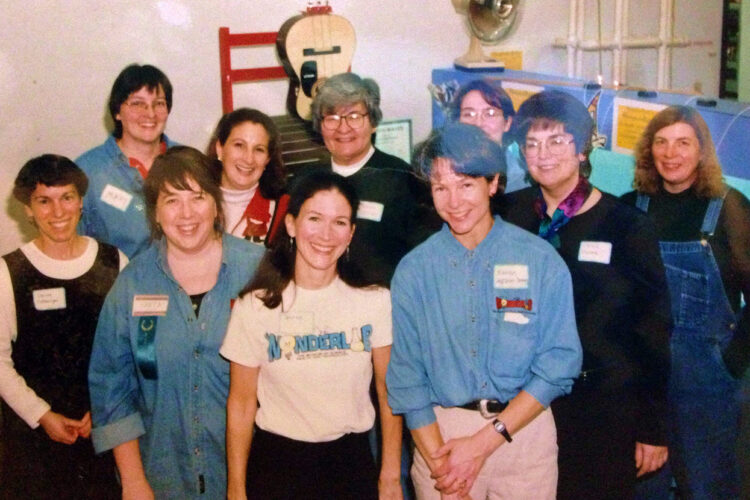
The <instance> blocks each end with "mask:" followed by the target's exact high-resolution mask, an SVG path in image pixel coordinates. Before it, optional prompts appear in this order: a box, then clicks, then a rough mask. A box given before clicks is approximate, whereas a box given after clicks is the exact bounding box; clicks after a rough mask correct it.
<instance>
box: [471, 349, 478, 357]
mask: <svg viewBox="0 0 750 500" xmlns="http://www.w3.org/2000/svg"><path fill="white" fill-rule="evenodd" d="M471 357H472V358H476V357H477V351H475V350H474V349H472V350H471Z"/></svg>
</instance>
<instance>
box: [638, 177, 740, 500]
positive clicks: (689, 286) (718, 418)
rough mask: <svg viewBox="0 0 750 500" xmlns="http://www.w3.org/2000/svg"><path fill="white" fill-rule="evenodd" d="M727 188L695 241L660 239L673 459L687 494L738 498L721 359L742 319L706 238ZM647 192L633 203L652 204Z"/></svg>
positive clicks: (734, 407) (733, 407)
mask: <svg viewBox="0 0 750 500" xmlns="http://www.w3.org/2000/svg"><path fill="white" fill-rule="evenodd" d="M727 192H728V188H727V187H726V186H725V188H724V190H723V192H722V195H721V196H719V197H716V198H712V199H711V200H710V201H709V203H708V207H707V208H706V213H705V215H704V218H703V223H702V225H701V239H700V240H696V241H685V242H674V241H660V242H659V247H660V249H661V255H662V260H663V261H664V268H665V270H666V276H667V283H668V285H669V292H670V295H671V299H672V319H673V321H674V329H673V331H672V337H671V350H672V366H671V376H670V387H669V392H670V407H671V413H672V417H671V438H670V441H671V443H670V463H671V464H672V467H673V471H674V473H675V477H676V478H677V482H678V485H679V486H680V489H681V490H684V493H685V494H686V495H687V497H688V498H738V486H737V485H738V483H739V475H738V468H737V462H736V458H735V454H734V446H735V443H736V439H737V433H738V432H739V428H738V425H737V422H738V421H739V399H738V398H739V385H738V382H737V381H736V380H735V379H734V378H732V377H731V375H730V374H729V372H728V371H727V369H726V366H725V365H724V362H723V360H722V352H723V350H724V348H726V346H727V344H728V343H729V341H730V340H731V338H732V336H733V334H734V331H735V329H736V325H737V317H736V315H735V313H734V311H733V310H732V307H731V305H730V303H729V300H728V299H727V296H726V292H725V291H724V284H723V282H722V279H721V273H720V271H719V266H718V265H717V263H716V259H715V258H714V255H713V252H712V250H711V245H710V244H709V242H708V239H709V238H710V237H711V236H713V234H714V232H715V231H716V226H717V223H718V220H719V214H720V213H721V208H722V206H723V202H724V197H725V196H726V193H727ZM648 202H649V198H648V196H644V195H640V194H639V195H638V198H637V199H636V206H637V207H638V208H639V209H641V210H643V211H647V210H648Z"/></svg>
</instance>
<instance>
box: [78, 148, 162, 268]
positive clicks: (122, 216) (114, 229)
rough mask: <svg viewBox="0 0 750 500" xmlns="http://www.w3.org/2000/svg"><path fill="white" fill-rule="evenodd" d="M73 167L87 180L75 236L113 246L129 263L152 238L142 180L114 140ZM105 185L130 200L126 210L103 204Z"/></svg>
mask: <svg viewBox="0 0 750 500" xmlns="http://www.w3.org/2000/svg"><path fill="white" fill-rule="evenodd" d="M164 140H165V141H166V143H167V147H172V146H175V143H174V142H172V141H170V140H169V138H168V137H167V136H166V135H165V136H164ZM76 165H78V166H79V167H81V170H83V171H84V173H85V174H86V176H87V177H88V179H89V188H88V190H87V191H86V196H84V197H83V213H82V214H81V221H80V222H79V224H78V232H79V233H81V234H86V235H88V236H91V237H92V238H95V239H97V240H99V241H103V242H105V243H109V244H110V245H114V246H116V247H117V248H119V249H120V250H122V251H123V253H125V255H127V256H128V258H129V259H132V258H133V257H134V256H135V255H136V254H138V253H139V252H141V251H142V250H144V249H145V248H147V247H148V244H149V239H150V235H151V231H150V229H149V225H148V221H147V220H146V202H145V200H144V199H143V178H142V177H141V175H140V174H139V173H138V170H137V169H135V168H133V167H131V166H130V163H129V162H128V158H127V157H126V156H125V155H124V154H123V152H122V150H120V147H119V146H118V145H117V140H116V139H115V137H114V136H109V138H108V139H107V140H106V141H105V142H104V144H102V145H101V146H97V147H95V148H94V149H90V150H89V151H87V152H85V153H84V154H82V155H81V156H79V157H78V158H77V159H76ZM107 185H112V186H114V187H116V188H118V189H121V190H123V191H126V192H127V193H129V194H130V195H132V196H133V199H132V200H131V201H130V203H129V204H128V206H127V208H126V209H125V210H120V209H119V208H116V207H114V206H112V205H110V204H108V203H106V202H104V201H102V199H101V196H102V191H104V189H105V188H106V187H107Z"/></svg>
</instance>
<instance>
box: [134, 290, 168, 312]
mask: <svg viewBox="0 0 750 500" xmlns="http://www.w3.org/2000/svg"><path fill="white" fill-rule="evenodd" d="M167 307H169V295H135V296H134V297H133V316H165V315H166V314H167Z"/></svg>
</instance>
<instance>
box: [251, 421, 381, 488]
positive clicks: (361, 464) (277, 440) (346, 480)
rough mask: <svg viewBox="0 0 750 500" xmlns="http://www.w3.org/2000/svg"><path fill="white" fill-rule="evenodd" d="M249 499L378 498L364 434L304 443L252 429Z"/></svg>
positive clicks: (371, 460)
mask: <svg viewBox="0 0 750 500" xmlns="http://www.w3.org/2000/svg"><path fill="white" fill-rule="evenodd" d="M247 496H248V498H249V499H253V500H261V499H269V500H270V499H273V500H282V499H295V500H296V499H299V498H305V499H356V500H369V499H373V500H376V499H377V498H378V475H377V470H376V468H375V462H374V461H373V458H372V453H371V452H370V446H369V444H368V439H367V433H366V432H364V433H361V434H346V435H344V436H342V437H340V438H339V439H336V440H334V441H328V442H324V443H308V442H305V441H297V440H294V439H289V438H286V437H283V436H279V435H278V434H273V433H270V432H266V431H264V430H262V429H259V428H257V427H256V428H255V434H254V436H253V444H252V448H251V450H250V459H249V461H248V467H247Z"/></svg>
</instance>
